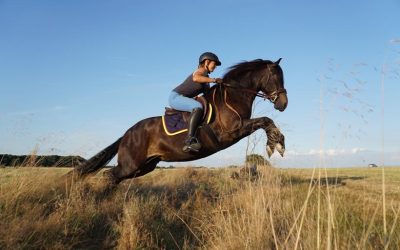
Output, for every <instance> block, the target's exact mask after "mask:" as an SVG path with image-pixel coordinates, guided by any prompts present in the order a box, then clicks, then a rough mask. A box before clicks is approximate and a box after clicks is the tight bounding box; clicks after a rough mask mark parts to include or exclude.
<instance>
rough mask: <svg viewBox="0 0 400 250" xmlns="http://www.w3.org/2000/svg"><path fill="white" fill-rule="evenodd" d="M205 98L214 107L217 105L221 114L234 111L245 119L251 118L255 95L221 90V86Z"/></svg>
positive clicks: (236, 90)
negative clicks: (225, 111)
mask: <svg viewBox="0 0 400 250" xmlns="http://www.w3.org/2000/svg"><path fill="white" fill-rule="evenodd" d="M205 97H206V99H207V100H208V101H209V102H211V103H213V105H216V106H217V108H218V109H219V110H220V111H221V112H224V110H229V111H228V112H232V109H234V110H235V111H236V112H238V113H239V114H240V116H241V117H242V118H245V119H247V118H249V117H250V116H251V109H252V105H253V102H254V99H255V95H252V94H249V93H246V92H244V91H241V90H240V89H236V88H229V87H228V88H226V87H224V88H220V87H219V86H216V88H215V89H211V91H210V92H208V93H207V95H205Z"/></svg>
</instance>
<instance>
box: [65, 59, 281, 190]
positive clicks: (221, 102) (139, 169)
mask: <svg viewBox="0 0 400 250" xmlns="http://www.w3.org/2000/svg"><path fill="white" fill-rule="evenodd" d="M280 60H281V59H279V60H278V61H276V62H271V61H268V60H261V59H257V60H254V61H249V62H242V63H239V64H237V65H234V66H232V67H230V68H229V71H228V72H227V73H226V74H225V75H224V77H223V84H218V85H215V86H213V87H212V88H210V89H209V91H208V92H207V93H205V94H204V97H205V98H206V100H207V101H208V102H209V103H211V105H212V107H213V109H214V111H215V112H214V114H215V115H214V116H213V117H212V120H211V122H210V123H209V125H207V126H208V133H207V131H206V129H204V128H201V129H199V130H198V138H199V140H200V141H201V143H202V148H201V149H200V151H199V152H197V153H192V152H187V153H185V152H183V151H182V147H183V143H184V141H185V138H186V136H187V132H185V133H181V134H178V135H175V136H169V135H167V134H166V133H165V132H164V129H163V126H162V119H161V117H160V116H158V117H151V118H147V119H144V120H141V121H139V122H138V123H136V124H135V125H133V126H132V127H131V128H130V129H128V130H127V131H126V133H125V134H124V135H123V136H122V137H121V138H119V139H118V140H117V141H116V142H114V143H113V144H111V145H110V146H108V147H106V148H105V149H103V150H102V151H101V152H99V153H98V154H96V155H95V156H93V157H92V158H90V159H89V160H88V161H87V162H85V163H83V164H82V165H79V166H78V167H76V168H75V169H74V170H73V171H72V172H71V174H73V175H75V176H78V177H84V176H86V175H88V174H90V173H93V172H96V171H97V170H99V169H100V168H102V167H104V166H105V165H106V164H107V163H108V162H109V161H110V160H111V159H112V158H113V157H114V156H115V155H116V154H118V165H117V166H116V167H114V168H112V169H110V170H107V171H106V172H105V176H106V177H107V179H108V180H109V181H110V184H114V185H116V184H118V183H119V182H121V181H122V180H124V179H127V178H134V177H139V176H142V175H145V174H147V173H149V172H151V171H153V170H154V169H155V167H156V165H157V163H158V162H160V161H166V162H179V161H191V160H196V159H200V158H204V157H206V156H209V155H211V154H214V153H216V152H218V151H220V150H222V149H225V148H227V147H229V146H231V145H233V144H235V143H236V142H238V141H239V140H240V139H242V138H244V137H246V136H248V135H250V134H251V133H253V132H254V131H256V130H258V129H260V128H261V129H263V130H264V131H265V132H266V134H267V138H268V140H267V152H268V156H271V154H272V153H273V152H274V151H275V149H276V150H277V151H278V152H279V153H280V154H281V156H283V153H284V150H285V142H284V136H283V135H282V134H281V132H280V131H279V129H278V128H277V127H276V126H275V124H274V122H273V121H272V120H271V119H270V118H268V117H260V118H253V119H252V118H250V116H251V110H252V105H253V101H254V99H255V98H256V96H261V97H264V98H265V99H269V100H270V101H271V102H272V103H273V104H274V108H275V109H277V110H279V111H281V112H282V111H284V110H285V108H286V107H287V104H288V98H287V94H286V90H285V88H284V81H283V71H282V69H281V67H280V66H279V62H280ZM210 131H211V133H210Z"/></svg>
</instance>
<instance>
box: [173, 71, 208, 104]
mask: <svg viewBox="0 0 400 250" xmlns="http://www.w3.org/2000/svg"><path fill="white" fill-rule="evenodd" d="M204 76H207V77H208V74H207V73H205V74H204ZM209 88H210V84H209V83H198V82H195V81H193V74H190V75H189V76H188V77H187V78H186V79H185V81H183V83H181V84H180V85H179V86H178V87H176V88H175V89H174V90H173V91H175V92H176V93H178V94H180V95H183V96H186V97H190V98H193V97H195V96H198V95H199V94H201V93H204V92H205V91H206V90H207V89H209Z"/></svg>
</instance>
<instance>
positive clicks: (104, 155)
mask: <svg viewBox="0 0 400 250" xmlns="http://www.w3.org/2000/svg"><path fill="white" fill-rule="evenodd" d="M121 140H122V137H121V138H119V139H118V140H117V141H116V142H114V143H113V144H111V145H110V146H108V147H106V148H105V149H103V150H102V151H100V152H99V153H97V154H96V155H95V156H93V157H92V158H90V159H89V160H87V161H86V162H84V163H82V164H80V165H78V166H77V167H75V169H74V170H73V171H71V172H70V173H68V174H76V175H77V176H78V177H85V176H86V175H88V174H90V173H93V172H95V171H97V170H99V169H100V168H102V167H104V166H105V165H106V164H107V163H109V162H110V160H111V159H112V158H113V157H114V156H115V155H116V154H117V153H118V148H119V144H120V143H121Z"/></svg>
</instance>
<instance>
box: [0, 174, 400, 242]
mask: <svg viewBox="0 0 400 250" xmlns="http://www.w3.org/2000/svg"><path fill="white" fill-rule="evenodd" d="M258 170H259V173H258V175H257V176H253V177H251V178H250V177H247V176H242V177H240V178H239V179H232V178H231V175H232V172H238V171H239V169H235V168H223V169H206V168H202V169H197V168H177V169H157V170H156V171H154V172H152V173H150V174H148V175H146V176H144V177H141V178H138V179H133V180H128V181H125V182H123V183H122V184H121V185H120V186H119V187H118V188H117V190H116V191H115V192H114V193H113V194H112V195H106V194H104V192H103V190H104V186H103V185H102V178H101V174H98V175H97V176H94V177H91V178H89V179H87V180H86V181H84V182H78V183H74V185H72V186H66V185H64V184H61V183H62V182H60V181H59V178H60V176H62V175H63V174H64V173H66V172H68V171H69V170H68V169H59V168H37V167H36V168H5V169H4V168H3V169H0V249H104V248H108V249H109V248H115V249H398V246H400V225H399V224H400V223H399V220H398V216H399V212H400V168H395V167H391V168H388V167H387V168H385V169H384V177H385V178H383V177H382V176H383V175H382V169H381V168H376V169H375V168H374V169H372V168H348V169H327V170H325V169H274V168H269V167H264V166H259V168H258ZM383 181H384V182H385V183H384V185H383V183H382V182H383Z"/></svg>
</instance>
